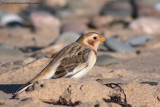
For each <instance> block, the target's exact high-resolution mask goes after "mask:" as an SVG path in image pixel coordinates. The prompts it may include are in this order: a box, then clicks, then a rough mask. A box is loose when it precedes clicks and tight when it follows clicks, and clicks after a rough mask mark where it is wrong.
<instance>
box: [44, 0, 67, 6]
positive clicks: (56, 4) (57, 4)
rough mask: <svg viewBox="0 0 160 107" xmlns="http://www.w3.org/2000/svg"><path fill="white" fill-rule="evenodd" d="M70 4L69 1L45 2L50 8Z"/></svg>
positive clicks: (52, 0) (50, 0) (46, 0)
mask: <svg viewBox="0 0 160 107" xmlns="http://www.w3.org/2000/svg"><path fill="white" fill-rule="evenodd" d="M67 3H68V0H45V1H44V4H45V5H47V6H50V7H64V6H66V5H67Z"/></svg>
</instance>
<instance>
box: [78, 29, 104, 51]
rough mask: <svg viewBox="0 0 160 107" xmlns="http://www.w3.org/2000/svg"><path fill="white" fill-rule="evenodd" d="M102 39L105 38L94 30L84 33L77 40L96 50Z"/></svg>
mask: <svg viewBox="0 0 160 107" xmlns="http://www.w3.org/2000/svg"><path fill="white" fill-rule="evenodd" d="M103 41H105V38H104V37H103V36H101V35H100V34H98V33H94V32H89V33H86V34H84V35H83V36H81V37H80V38H79V39H78V40H77V42H78V43H80V44H81V45H85V46H87V47H90V48H92V49H94V50H97V48H98V47H99V45H100V43H101V42H103Z"/></svg>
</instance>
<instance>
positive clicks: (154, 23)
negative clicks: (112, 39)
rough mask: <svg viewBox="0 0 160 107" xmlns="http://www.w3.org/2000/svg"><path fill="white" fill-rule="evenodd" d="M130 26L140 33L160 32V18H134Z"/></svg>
mask: <svg viewBox="0 0 160 107" xmlns="http://www.w3.org/2000/svg"><path fill="white" fill-rule="evenodd" d="M129 27H130V28H131V29H133V30H134V31H136V32H139V33H145V34H160V30H159V29H160V20H159V19H156V18H153V17H140V18H138V19H136V20H133V21H132V22H131V23H130V24H129Z"/></svg>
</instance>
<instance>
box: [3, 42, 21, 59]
mask: <svg viewBox="0 0 160 107" xmlns="http://www.w3.org/2000/svg"><path fill="white" fill-rule="evenodd" d="M0 56H1V57H2V56H3V57H20V56H23V53H22V52H21V51H20V50H19V49H17V48H14V47H12V46H10V45H8V44H4V43H1V44H0Z"/></svg>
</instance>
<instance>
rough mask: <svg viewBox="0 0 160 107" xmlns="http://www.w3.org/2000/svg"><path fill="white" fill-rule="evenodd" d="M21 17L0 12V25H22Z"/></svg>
mask: <svg viewBox="0 0 160 107" xmlns="http://www.w3.org/2000/svg"><path fill="white" fill-rule="evenodd" d="M23 24H24V21H23V19H22V18H21V17H20V16H18V15H16V14H9V13H2V12H1V14H0V27H4V26H15V25H21V26H22V25H23Z"/></svg>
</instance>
